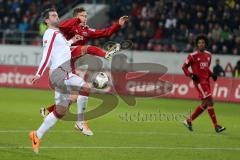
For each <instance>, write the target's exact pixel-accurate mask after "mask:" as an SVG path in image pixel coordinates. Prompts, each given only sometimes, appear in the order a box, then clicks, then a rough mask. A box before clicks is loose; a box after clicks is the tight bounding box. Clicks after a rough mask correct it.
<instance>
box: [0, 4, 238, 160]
mask: <svg viewBox="0 0 240 160" xmlns="http://www.w3.org/2000/svg"><path fill="white" fill-rule="evenodd" d="M39 6H41V7H39ZM79 6H81V7H85V8H86V10H87V11H88V21H89V22H88V24H89V26H90V27H92V28H103V27H107V26H109V25H110V24H111V23H113V22H114V21H116V20H117V19H118V18H119V17H120V16H122V15H129V17H130V20H129V22H128V23H127V25H126V26H125V27H124V28H123V29H122V30H120V31H119V32H118V33H116V34H114V35H113V36H112V37H111V38H110V39H99V40H93V41H90V42H89V44H92V45H96V46H100V47H103V45H104V44H105V42H107V41H115V42H121V41H123V40H126V39H127V40H131V41H132V42H133V47H132V48H131V49H130V50H127V51H123V52H122V54H125V55H126V56H127V58H128V61H129V62H130V63H144V62H151V63H158V64H163V65H164V66H166V67H167V68H168V71H167V74H166V75H164V76H163V77H161V78H163V79H164V80H168V81H170V82H172V83H173V84H174V87H173V90H172V92H170V93H169V94H167V95H164V96H161V98H156V99H155V98H154V99H150V100H149V99H147V100H146V102H145V100H144V98H143V99H138V103H137V106H141V107H136V108H135V110H134V109H132V108H131V109H130V110H129V107H128V106H127V104H124V103H123V102H122V101H121V102H120V104H119V109H117V110H115V111H114V112H113V113H112V112H111V113H109V114H108V115H106V116H104V117H102V118H100V119H97V120H93V124H92V127H93V130H94V128H95V131H96V136H95V137H94V138H92V137H91V138H90V139H86V138H85V137H82V136H79V137H77V136H78V135H75V133H74V132H69V133H68V131H69V130H70V129H72V127H71V126H70V125H69V124H64V125H63V126H64V127H65V128H69V130H64V131H66V132H67V134H71V135H72V136H73V135H74V136H75V138H73V140H75V141H69V140H61V136H62V134H63V133H61V132H60V131H61V129H65V128H64V127H62V126H57V127H56V130H53V133H51V134H50V135H49V136H47V137H46V139H48V138H50V137H51V136H54V131H55V133H56V134H57V136H55V138H53V139H54V140H59V141H60V140H61V142H60V143H57V144H58V145H59V146H57V147H56V146H55V148H54V146H52V149H56V150H57V149H59V148H61V147H62V146H64V145H65V146H66V144H69V143H72V144H73V148H72V149H73V150H75V151H70V153H71V154H72V155H71V156H70V158H74V157H75V156H80V157H81V156H82V158H88V156H90V157H92V159H94V158H95V159H97V158H98V156H99V155H101V156H102V157H103V158H105V159H106V158H107V157H108V156H107V153H108V149H113V148H114V147H115V149H113V150H111V151H112V153H111V154H110V155H109V156H110V158H116V159H124V157H125V158H129V157H130V158H139V159H146V158H153V159H158V158H159V157H160V158H161V157H164V158H165V159H176V158H177V157H178V156H180V159H197V158H198V157H199V158H200V159H203V158H209V159H215V158H216V157H217V158H218V159H229V158H230V159H236V157H237V156H239V150H240V146H239V134H238V133H239V129H240V128H239V126H238V125H236V123H238V122H239V120H240V119H239V111H240V110H239V106H238V105H239V102H240V79H239V77H240V1H238V0H113V1H111V0H85V1H81V0H76V1H71V0H58V1H51V0H44V1H42V0H41V1H35V0H6V1H3V0H0V87H1V88H0V99H1V101H0V110H1V114H2V115H3V116H1V118H0V119H1V130H0V134H1V138H0V155H1V156H3V159H18V158H19V157H18V156H17V155H18V154H21V156H23V157H25V158H26V159H33V158H35V157H33V155H29V152H30V148H28V147H27V146H28V145H29V144H28V143H27V140H26V141H23V139H24V140H25V139H26V136H25V135H24V134H23V133H26V134H27V131H28V130H30V129H33V128H34V127H36V126H37V125H36V124H38V123H40V122H41V121H40V117H38V118H36V119H35V117H37V115H38V114H37V112H38V109H39V107H40V105H46V104H48V103H49V104H50V103H52V101H53V98H52V92H51V91H50V90H49V87H48V80H47V79H48V77H47V76H44V77H43V78H42V80H40V82H39V83H37V84H36V85H31V84H30V82H29V78H30V77H32V76H33V75H34V73H35V71H36V67H37V66H38V64H39V60H40V58H41V50H42V49H41V36H42V35H43V33H44V30H45V29H46V28H45V26H44V25H43V24H42V23H41V20H40V13H41V12H42V11H43V10H44V9H46V8H49V7H55V8H57V10H58V11H59V15H60V17H61V19H65V18H69V17H71V10H72V9H73V8H74V7H79ZM199 33H205V34H206V35H207V36H208V38H209V46H208V50H209V51H211V52H212V53H213V60H212V66H211V68H212V69H213V68H214V67H215V65H216V62H215V61H216V60H217V59H219V60H220V65H221V67H222V68H223V70H224V71H225V74H220V78H219V79H218V81H217V82H216V83H213V82H212V86H213V97H214V98H215V99H216V100H217V101H221V103H220V102H218V103H216V106H217V108H216V110H217V115H219V119H220V120H221V122H223V123H224V124H226V125H227V128H230V129H229V131H228V132H227V133H226V134H223V135H220V136H218V137H217V135H214V134H215V133H212V132H211V130H210V129H209V128H211V126H210V124H209V123H210V122H209V123H208V120H206V119H207V118H208V117H207V116H204V117H203V118H200V120H199V125H198V127H199V129H198V130H197V133H195V134H191V135H188V134H189V133H187V132H185V130H184V129H182V127H180V126H179V125H178V123H179V122H176V121H173V122H171V123H169V122H168V121H165V120H163V121H155V122H149V121H148V120H146V121H147V122H149V123H145V122H143V123H138V122H137V121H136V120H133V122H132V121H130V122H128V123H126V122H125V121H124V123H123V122H122V121H121V120H119V116H120V115H122V114H123V113H130V115H131V113H132V112H133V113H134V114H135V113H137V112H141V113H152V112H154V113H155V112H158V109H160V110H161V111H162V112H163V113H166V114H168V113H169V114H170V113H171V114H176V115H177V114H183V113H185V112H186V111H188V110H189V109H193V108H191V107H195V106H196V105H197V104H198V103H199V102H198V101H196V100H194V101H193V100H182V99H196V98H197V93H196V92H195V90H194V88H193V86H192V82H191V81H190V80H189V79H188V78H186V77H184V75H183V72H182V70H181V64H182V63H183V62H184V59H185V58H186V56H187V54H188V53H191V52H192V51H193V50H194V37H195V36H196V35H197V34H199ZM103 62H104V67H105V68H106V69H110V66H111V63H109V62H107V61H104V60H103ZM121 67H122V66H119V68H120V69H121ZM137 84H138V86H135V87H134V86H131V87H128V86H129V85H127V84H121V87H122V92H121V93H122V94H123V95H132V94H136V95H140V96H141V95H145V96H156V95H157V93H156V92H151V93H149V88H150V90H151V88H157V83H156V82H151V81H148V82H147V83H146V82H145V81H139V82H138V83H137ZM16 88H20V89H16ZM24 88H25V89H24ZM26 88H34V90H32V89H26ZM36 88H37V89H44V90H35V89H36ZM46 89H47V90H46ZM166 98H167V99H166ZM169 98H170V99H169ZM172 98H174V99H172ZM175 98H177V99H175ZM224 102H225V103H224ZM226 102H227V103H226ZM232 102H233V103H232ZM96 104H97V102H95V100H93V102H90V105H93V106H94V105H96ZM151 106H152V108H151ZM89 109H91V107H89ZM12 115H14V116H15V117H16V118H13V119H11V121H9V117H10V116H12ZM24 115H25V116H26V117H27V120H28V121H27V122H25V121H24V120H26V117H24ZM33 119H34V120H33ZM18 121H19V122H22V123H23V125H19V124H18V123H17V122H18ZM34 123H35V124H34ZM102 123H104V125H102ZM6 124H8V125H6ZM108 124H109V125H110V126H111V127H112V128H111V127H109V126H108ZM116 124H117V125H118V126H120V127H122V128H125V129H126V130H125V129H119V128H116V126H117V125H116ZM206 126H207V127H206ZM140 128H142V129H140ZM104 129H106V132H104V131H103V130H104ZM109 129H110V130H111V131H109ZM176 130H178V131H179V132H176ZM209 130H210V131H209ZM114 131H116V132H114ZM147 131H149V132H147ZM14 133H15V134H16V135H14ZM106 135H107V136H108V138H107V140H106V141H101V140H100V139H101V138H103V137H105V136H106ZM10 136H12V139H9V138H10ZM116 136H118V137H120V139H119V140H117V139H116V138H115V137H116ZM124 136H127V137H126V139H124ZM149 136H150V137H151V138H149ZM174 136H176V137H181V138H182V140H179V139H177V138H175V137H174ZM147 137H148V138H147ZM19 138H22V140H19ZM142 138H145V140H142ZM123 140H124V141H125V142H121V141H123ZM46 141H47V140H46ZM52 141H53V140H52ZM52 141H50V142H52ZM77 141H79V142H80V144H79V143H77ZM94 141H95V142H96V143H94ZM138 141H141V142H138ZM209 142H211V143H209ZM50 144H51V143H49V144H46V146H45V147H46V149H47V148H51V145H50ZM89 144H90V145H89ZM96 144H97V146H96ZM98 144H99V146H98ZM129 144H130V145H129ZM79 145H80V147H79ZM101 145H103V146H101ZM29 146H30V145H29ZM49 146H50V147H49ZM67 146H68V147H66V148H67V149H70V148H71V146H70V144H69V145H67ZM69 146H70V147H69ZM74 146H75V147H74ZM84 146H87V147H86V149H85V150H84ZM104 146H105V148H104ZM126 146H129V148H128V147H126ZM91 147H92V148H91ZM101 147H102V148H101ZM131 147H132V148H131ZM134 147H135V148H134ZM141 147H142V148H141ZM148 147H149V148H148ZM63 148H64V147H63ZM116 148H118V149H119V150H117V149H116ZM191 148H193V149H191ZM76 149H77V150H76ZM93 149H96V152H95V153H94V154H93V155H91V150H92V151H94V150H93ZM125 149H129V150H131V149H133V150H134V152H131V151H126V150H125ZM78 150H79V153H78V152H77V153H76V151H78ZM82 150H84V151H86V152H85V154H82V152H81V151H82ZM158 150H160V151H161V154H160V153H156V152H157V151H158ZM43 151H45V150H43ZM192 151H193V153H191V154H189V152H192ZM213 152H216V153H217V154H216V155H215V156H213V155H212V154H213ZM124 153H125V154H124ZM170 153H173V155H172V156H170V157H168V158H166V156H168V155H169V154H170ZM195 153H196V154H195ZM66 154H67V153H65V152H62V154H60V155H59V157H58V156H57V157H58V158H60V159H61V158H63V159H64V157H65V158H66V157H67V156H66ZM89 154H90V155H89ZM123 154H124V155H123ZM145 154H146V157H145V158H144V156H143V155H145ZM43 156H45V158H46V159H51V158H52V159H54V158H55V156H53V154H52V153H51V152H49V151H46V152H45V153H43ZM38 158H41V157H38Z"/></svg>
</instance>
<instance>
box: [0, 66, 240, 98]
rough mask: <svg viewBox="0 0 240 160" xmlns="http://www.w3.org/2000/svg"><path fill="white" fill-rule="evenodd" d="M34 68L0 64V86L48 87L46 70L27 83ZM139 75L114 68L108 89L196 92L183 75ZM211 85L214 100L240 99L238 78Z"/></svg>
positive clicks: (194, 94) (192, 94) (175, 94)
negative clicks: (111, 81)
mask: <svg viewBox="0 0 240 160" xmlns="http://www.w3.org/2000/svg"><path fill="white" fill-rule="evenodd" d="M36 70H37V67H24V66H7V65H0V86H1V87H16V88H40V89H50V87H49V85H48V74H45V75H44V76H43V77H41V79H40V80H39V81H38V82H37V83H36V84H34V85H32V84H31V83H30V78H31V77H32V76H33V75H34V73H35V71H36ZM46 72H48V71H46ZM142 75H143V74H142V73H133V74H131V75H129V74H125V73H122V72H116V73H114V74H113V76H112V77H113V78H114V77H115V78H114V79H118V80H116V81H115V86H114V88H112V89H111V90H112V91H114V92H117V93H118V94H122V95H136V96H154V97H155V96H160V97H168V98H182V99H196V98H198V93H197V91H196V90H195V88H194V86H193V83H192V81H191V80H190V79H189V78H187V77H185V76H184V75H174V74H165V75H164V76H161V75H157V74H148V75H147V76H145V77H144V78H141V76H142ZM119 77H125V79H124V78H123V80H120V79H121V78H119ZM156 77H157V79H156ZM170 84H172V85H171V89H169V87H170ZM164 86H165V88H164ZM211 86H212V95H213V98H214V99H215V100H218V101H225V102H237V103H240V79H235V78H219V79H218V81H217V82H213V81H211ZM166 92H167V93H166ZM163 93H166V94H163Z"/></svg>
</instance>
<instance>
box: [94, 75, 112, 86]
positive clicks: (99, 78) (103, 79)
mask: <svg viewBox="0 0 240 160" xmlns="http://www.w3.org/2000/svg"><path fill="white" fill-rule="evenodd" d="M92 84H93V86H94V87H95V88H97V89H104V88H106V87H107V86H108V84H109V77H108V75H107V74H106V73H105V72H98V73H96V74H95V76H94V78H93V80H92Z"/></svg>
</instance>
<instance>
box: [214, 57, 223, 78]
mask: <svg viewBox="0 0 240 160" xmlns="http://www.w3.org/2000/svg"><path fill="white" fill-rule="evenodd" d="M213 74H215V75H217V76H219V77H225V71H224V70H223V68H222V66H221V65H220V60H219V59H216V65H215V66H214V67H213Z"/></svg>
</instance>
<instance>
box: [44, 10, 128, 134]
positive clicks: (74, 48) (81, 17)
mask: <svg viewBox="0 0 240 160" xmlns="http://www.w3.org/2000/svg"><path fill="white" fill-rule="evenodd" d="M73 16H74V18H71V19H68V20H64V21H62V22H60V23H59V25H58V26H59V29H60V31H61V32H62V33H63V34H64V36H65V37H66V39H67V40H71V39H72V38H73V37H74V36H76V35H77V36H78V38H79V40H78V41H77V42H75V43H73V44H72V45H71V56H72V57H71V61H72V62H71V63H72V68H73V73H75V66H74V62H75V61H76V60H77V59H78V58H80V57H82V56H83V55H85V54H90V55H94V56H99V57H104V58H107V59H109V58H111V56H113V54H114V53H115V52H116V51H115V50H113V51H105V50H103V49H101V48H98V47H96V46H91V45H85V44H86V43H87V42H88V41H89V39H96V38H101V37H110V36H111V35H112V34H113V33H115V32H117V31H118V30H119V29H120V28H121V27H123V26H124V24H125V23H126V21H127V20H128V16H122V17H120V18H119V20H118V22H116V23H114V24H113V25H112V26H110V27H109V28H105V29H92V28H90V27H88V26H87V25H86V23H87V12H86V10H85V9H84V8H76V9H74V10H73ZM87 101H88V93H83V92H82V93H80V95H71V102H72V103H73V102H77V112H78V114H79V115H82V114H83V112H84V110H85V108H86V106H87ZM54 110H55V104H53V105H50V106H48V107H47V108H41V109H40V113H41V115H42V116H43V117H45V116H46V115H47V114H48V113H50V112H52V111H54ZM47 111H48V113H47ZM75 128H76V129H78V130H80V131H81V132H82V133H83V134H84V135H88V136H91V135H93V132H92V131H91V129H90V128H89V127H88V124H87V122H86V121H84V119H83V116H81V117H80V118H79V120H78V121H77V122H76V123H75Z"/></svg>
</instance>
